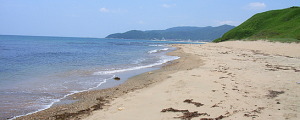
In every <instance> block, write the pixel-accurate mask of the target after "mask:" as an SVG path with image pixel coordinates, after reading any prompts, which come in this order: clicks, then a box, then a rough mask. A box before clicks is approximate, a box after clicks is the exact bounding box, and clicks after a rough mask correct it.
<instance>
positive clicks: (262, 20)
mask: <svg viewBox="0 0 300 120" xmlns="http://www.w3.org/2000/svg"><path fill="white" fill-rule="evenodd" d="M259 39H266V40H270V41H280V42H300V7H291V8H287V9H281V10H271V11H267V12H263V13H258V14H256V15H254V16H252V17H251V18H250V19H248V20H247V21H245V22H244V23H242V24H241V25H239V26H237V27H235V28H234V29H232V30H230V31H228V32H227V33H225V34H224V35H223V36H222V37H221V38H219V39H216V40H214V41H213V42H222V41H227V40H259Z"/></svg>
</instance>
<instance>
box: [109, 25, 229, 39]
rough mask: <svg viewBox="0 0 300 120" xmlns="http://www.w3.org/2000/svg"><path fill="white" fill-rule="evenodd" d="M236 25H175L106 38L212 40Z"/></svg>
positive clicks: (132, 31) (117, 34) (112, 35)
mask: <svg viewBox="0 0 300 120" xmlns="http://www.w3.org/2000/svg"><path fill="white" fill-rule="evenodd" d="M232 28H234V26H230V25H222V26H218V27H210V26H209V27H174V28H169V29H166V30H150V31H139V30H131V31H128V32H125V33H116V34H111V35H108V36H107V37H106V38H122V39H172V40H204V41H212V40H214V39H216V38H219V37H221V36H222V35H223V34H224V33H225V32H227V31H229V30H231V29H232Z"/></svg>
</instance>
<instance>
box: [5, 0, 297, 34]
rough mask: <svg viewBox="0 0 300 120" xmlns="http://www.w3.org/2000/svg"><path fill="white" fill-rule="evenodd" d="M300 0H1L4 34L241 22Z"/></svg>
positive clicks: (115, 29)
mask: <svg viewBox="0 0 300 120" xmlns="http://www.w3.org/2000/svg"><path fill="white" fill-rule="evenodd" d="M291 6H300V0H0V26H1V27H0V34H2V35H37V36H69V37H98V38H103V37H106V36H107V35H109V34H111V33H118V32H125V31H128V30H160V29H167V28H170V27H176V26H198V27H204V26H219V25H222V24H229V25H235V26H236V25H239V24H240V23H242V22H244V21H245V20H247V19H248V18H250V17H251V16H252V15H254V14H256V13H260V12H264V11H268V10H274V9H283V8H288V7H291Z"/></svg>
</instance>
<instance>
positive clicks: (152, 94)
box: [85, 41, 300, 120]
mask: <svg viewBox="0 0 300 120" xmlns="http://www.w3.org/2000/svg"><path fill="white" fill-rule="evenodd" d="M175 46H176V47H178V48H180V50H179V51H182V52H183V54H188V55H189V57H195V58H193V59H194V60H192V61H190V59H189V58H185V60H183V59H181V60H180V61H179V62H182V63H184V64H182V65H179V66H177V67H185V69H182V68H175V69H177V70H176V72H172V73H169V74H167V78H166V79H165V80H163V81H162V82H160V83H159V84H155V85H152V86H150V87H147V88H144V89H139V90H136V91H134V92H130V93H128V94H126V95H123V96H121V97H118V98H116V99H114V100H113V101H111V103H110V104H109V107H107V108H105V109H103V110H99V111H95V112H92V113H91V115H90V116H88V117H87V118H85V120H100V119H101V120H141V119H143V120H173V119H195V120H196V119H197V120H199V119H201V120H208V119H211V120H215V119H218V118H219V119H228V120H229V119H233V120H241V119H243V120H252V119H257V120H283V119H289V120H296V119H299V117H300V114H299V110H300V98H299V95H300V93H299V91H300V83H299V82H300V45H299V44H289V43H271V42H264V41H254V42H245V41H233V42H224V43H217V44H216V43H209V44H204V45H175ZM197 58H198V59H197ZM196 59H197V60H196ZM199 63H200V64H199ZM201 63H202V64H201ZM187 66H189V68H186V67H187ZM162 74H164V75H163V76H165V75H166V73H165V72H164V71H162ZM159 78H160V76H157V78H155V79H159Z"/></svg>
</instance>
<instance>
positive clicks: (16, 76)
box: [0, 35, 189, 119]
mask: <svg viewBox="0 0 300 120" xmlns="http://www.w3.org/2000/svg"><path fill="white" fill-rule="evenodd" d="M171 43H172V44H174V43H189V42H170V41H151V40H123V39H100V38H71V37H38V36H11V35H0V101H1V103H0V114H1V118H0V119H6V118H12V117H14V116H20V115H25V114H28V113H32V112H35V111H40V110H43V109H46V108H49V107H50V106H51V105H53V104H54V103H56V102H59V101H60V100H61V99H62V98H65V97H66V96H68V95H71V94H74V93H78V92H81V91H86V90H92V89H103V88H107V87H112V86H114V85H117V84H121V83H116V82H118V81H114V80H112V78H113V77H115V76H122V77H123V76H124V77H125V78H128V77H131V76H133V75H136V74H140V73H141V72H143V71H145V69H148V70H149V69H150V70H151V69H154V68H155V67H159V66H160V65H161V64H163V63H166V62H168V61H171V60H175V59H178V57H176V56H167V55H165V53H167V52H169V51H172V50H174V49H175V48H171V47H168V46H167V45H168V44H171ZM108 83H110V84H108Z"/></svg>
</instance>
